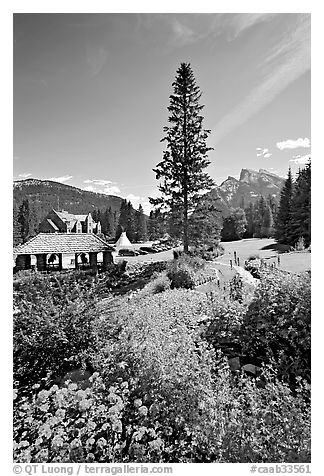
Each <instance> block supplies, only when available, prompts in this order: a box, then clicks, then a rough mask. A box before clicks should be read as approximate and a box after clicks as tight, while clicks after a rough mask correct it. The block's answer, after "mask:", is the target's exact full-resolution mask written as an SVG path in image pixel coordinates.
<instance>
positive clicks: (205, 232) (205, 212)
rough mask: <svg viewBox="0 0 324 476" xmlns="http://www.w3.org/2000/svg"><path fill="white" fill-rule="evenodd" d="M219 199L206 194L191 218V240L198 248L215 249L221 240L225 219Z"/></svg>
mask: <svg viewBox="0 0 324 476" xmlns="http://www.w3.org/2000/svg"><path fill="white" fill-rule="evenodd" d="M218 200H219V198H214V197H211V196H208V195H206V196H205V197H204V198H203V199H201V200H200V202H199V204H198V205H197V207H196V209H195V211H194V212H193V213H192V215H191V216H190V218H189V226H190V236H191V241H192V244H193V245H195V246H196V247H197V248H206V249H213V248H215V247H216V246H217V245H218V244H219V242H220V236H221V230H222V225H223V219H222V214H221V211H220V210H219V209H218V208H217V202H218Z"/></svg>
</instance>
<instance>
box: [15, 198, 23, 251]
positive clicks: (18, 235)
mask: <svg viewBox="0 0 324 476" xmlns="http://www.w3.org/2000/svg"><path fill="white" fill-rule="evenodd" d="M22 241H23V240H22V230H21V223H20V221H19V207H17V206H16V205H14V207H13V245H14V246H17V245H19V244H20V243H22Z"/></svg>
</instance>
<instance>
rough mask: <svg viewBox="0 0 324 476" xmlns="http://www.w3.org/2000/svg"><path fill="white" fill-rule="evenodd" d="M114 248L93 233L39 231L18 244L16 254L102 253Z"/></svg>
mask: <svg viewBox="0 0 324 476" xmlns="http://www.w3.org/2000/svg"><path fill="white" fill-rule="evenodd" d="M101 251H114V248H113V247H112V246H110V245H108V243H106V242H105V241H104V240H102V239H101V238H99V237H98V236H97V235H94V234H93V233H39V234H38V235H37V236H34V238H31V239H30V240H29V241H27V242H26V243H23V244H22V245H19V246H17V247H16V248H15V249H14V254H15V255H17V254H27V255H34V254H42V253H90V252H95V253H100V252H101Z"/></svg>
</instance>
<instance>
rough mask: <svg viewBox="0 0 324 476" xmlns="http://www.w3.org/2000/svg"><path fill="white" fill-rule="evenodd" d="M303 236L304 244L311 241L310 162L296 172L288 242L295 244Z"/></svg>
mask: <svg viewBox="0 0 324 476" xmlns="http://www.w3.org/2000/svg"><path fill="white" fill-rule="evenodd" d="M301 237H303V238H304V240H305V245H306V246H308V245H309V244H310V242H311V164H310V162H309V163H308V164H307V166H306V167H305V168H304V169H303V170H300V171H299V172H298V175H297V178H296V182H295V185H294V190H293V195H292V204H291V224H290V230H289V243H290V244H291V245H295V244H296V243H297V241H298V239H299V238H301Z"/></svg>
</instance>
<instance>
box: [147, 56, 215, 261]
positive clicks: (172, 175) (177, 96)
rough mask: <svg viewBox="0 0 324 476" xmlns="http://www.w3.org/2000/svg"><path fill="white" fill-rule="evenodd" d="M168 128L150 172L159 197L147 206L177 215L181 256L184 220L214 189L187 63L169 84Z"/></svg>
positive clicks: (196, 89)
mask: <svg viewBox="0 0 324 476" xmlns="http://www.w3.org/2000/svg"><path fill="white" fill-rule="evenodd" d="M172 86H173V94H171V96H170V105H169V107H168V111H169V113H170V114H169V125H168V126H165V127H164V129H163V131H164V133H165V136H164V137H163V139H162V140H161V141H162V142H163V141H165V142H166V150H165V151H164V153H163V160H162V161H161V162H160V163H159V164H158V165H157V166H156V168H155V169H153V170H154V172H155V174H156V178H157V180H160V181H161V182H160V185H159V190H160V192H161V197H160V198H157V199H152V198H151V199H150V202H151V203H152V204H153V205H155V206H157V207H161V209H162V211H167V212H169V211H170V209H171V208H172V210H173V212H175V211H176V210H177V211H178V212H179V214H180V216H181V219H182V240H183V248H184V251H185V252H188V246H189V241H190V236H189V226H188V219H189V215H190V212H192V211H193V210H194V208H195V206H196V205H197V203H198V201H199V198H200V196H201V195H202V193H204V192H206V191H208V190H210V189H211V187H212V186H213V185H214V184H213V181H212V179H211V178H210V177H209V175H208V174H207V173H206V172H205V169H206V167H207V166H208V165H209V163H210V162H209V160H208V151H209V150H211V148H210V147H207V145H206V140H207V137H208V135H209V133H210V131H209V130H205V129H203V116H202V115H201V111H202V109H203V106H202V105H200V104H199V100H200V97H201V92H200V89H199V87H198V86H197V85H196V81H195V78H194V75H193V72H192V69H191V67H190V64H188V63H181V65H180V67H179V68H178V70H177V76H176V79H175V81H174V82H173V84H172Z"/></svg>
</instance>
